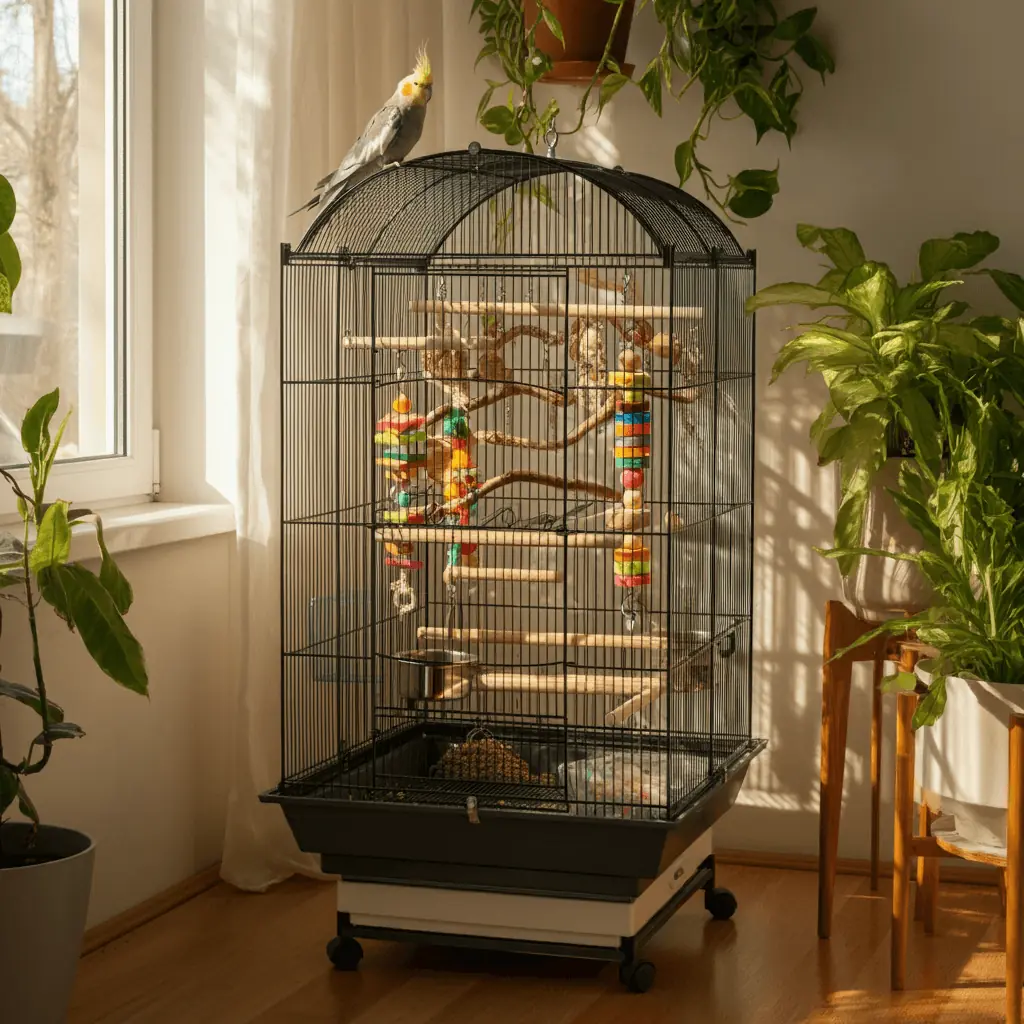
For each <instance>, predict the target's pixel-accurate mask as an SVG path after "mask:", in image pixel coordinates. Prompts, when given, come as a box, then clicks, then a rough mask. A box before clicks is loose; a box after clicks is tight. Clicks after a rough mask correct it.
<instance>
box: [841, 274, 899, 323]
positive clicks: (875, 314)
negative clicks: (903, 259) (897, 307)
mask: <svg viewBox="0 0 1024 1024" xmlns="http://www.w3.org/2000/svg"><path fill="white" fill-rule="evenodd" d="M895 292H896V279H895V278H894V277H893V274H892V271H891V270H890V269H889V268H888V267H887V266H886V265H885V264H884V263H874V262H871V261H868V262H867V263H862V264H861V265H860V266H859V267H856V268H855V269H853V270H851V271H850V273H849V274H847V275H846V281H845V282H844V284H843V288H842V291H841V293H840V294H841V295H842V297H843V299H844V300H845V304H846V305H848V306H849V307H850V308H851V309H853V310H854V311H855V312H856V313H857V314H858V315H859V316H862V317H863V318H864V319H865V320H867V322H868V323H869V324H871V329H872V330H873V331H880V330H882V329H883V328H884V327H885V326H886V325H887V324H889V323H890V320H891V317H892V306H893V300H894V298H895Z"/></svg>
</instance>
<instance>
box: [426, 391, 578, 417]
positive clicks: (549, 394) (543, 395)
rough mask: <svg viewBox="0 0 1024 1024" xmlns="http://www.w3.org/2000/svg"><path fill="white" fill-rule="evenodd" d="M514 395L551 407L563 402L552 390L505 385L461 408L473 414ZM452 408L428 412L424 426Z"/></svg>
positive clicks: (449, 405) (560, 395)
mask: <svg viewBox="0 0 1024 1024" xmlns="http://www.w3.org/2000/svg"><path fill="white" fill-rule="evenodd" d="M516 395H525V396H528V397H530V398H539V399H540V400H541V401H542V402H548V403H550V404H551V405H562V404H563V403H564V402H565V395H564V393H563V392H561V391H556V390H555V389H554V388H542V387H539V386H537V385H535V384H506V385H504V386H503V387H500V388H488V389H487V391H486V393H485V394H482V395H478V396H477V397H476V398H472V399H470V400H469V401H468V402H467V403H466V404H465V405H464V406H462V407H461V408H462V410H463V411H464V412H467V413H469V412H475V411H476V410H477V409H483V408H485V407H486V406H488V405H494V404H495V403H496V402H501V401H504V400H505V399H506V398H515V397H516ZM452 408H453V407H452V405H451V404H450V403H448V404H446V405H439V406H438V407H437V408H436V409H434V410H433V411H431V412H428V413H427V417H426V425H427V426H428V427H429V426H430V425H431V424H433V423H436V422H437V421H438V420H441V419H444V417H445V416H447V415H448V413H450V412H451V411H452Z"/></svg>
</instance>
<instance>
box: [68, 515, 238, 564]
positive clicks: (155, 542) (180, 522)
mask: <svg viewBox="0 0 1024 1024" xmlns="http://www.w3.org/2000/svg"><path fill="white" fill-rule="evenodd" d="M97 511H98V512H99V514H100V517H101V518H102V520H103V539H104V540H105V541H106V544H107V548H108V549H109V550H110V551H111V552H112V553H114V554H123V553H124V552H127V551H141V550H143V549H145V548H154V547H157V546H159V545H162V544H177V543H179V542H181V541H188V540H199V539H201V538H203V537H215V536H217V535H219V534H224V533H234V531H235V510H234V509H233V508H232V507H231V506H230V505H186V504H178V503H175V502H161V501H156V502H148V503H146V504H139V505H122V506H120V507H115V508H105V509H98V510H97ZM73 537H74V539H73V541H72V545H71V555H72V558H74V559H76V560H79V561H81V560H84V559H88V558H98V557H99V546H98V545H97V543H96V531H95V530H94V529H92V528H91V527H86V528H82V529H79V530H75V532H74V534H73Z"/></svg>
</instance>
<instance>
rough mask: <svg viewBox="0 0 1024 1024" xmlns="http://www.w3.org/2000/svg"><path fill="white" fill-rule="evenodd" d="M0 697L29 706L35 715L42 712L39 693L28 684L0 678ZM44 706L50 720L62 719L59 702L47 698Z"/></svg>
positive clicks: (57, 720) (62, 710)
mask: <svg viewBox="0 0 1024 1024" xmlns="http://www.w3.org/2000/svg"><path fill="white" fill-rule="evenodd" d="M0 697H9V698H10V699H11V700H16V701H17V702H18V703H19V704H24V705H25V707H28V708H31V709H32V710H33V711H34V712H35V713H36V714H37V715H42V713H43V703H42V701H41V700H40V699H39V694H38V693H37V692H36V691H35V690H33V689H30V688H29V687H28V686H22V685H21V683H9V682H7V680H6V679H0ZM46 706H47V709H48V711H47V716H48V718H49V720H50V721H51V722H63V721H64V709H63V708H62V707H61V706H60V705H59V704H54V702H53V701H52V700H48V701H47V702H46Z"/></svg>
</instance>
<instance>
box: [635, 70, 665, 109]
mask: <svg viewBox="0 0 1024 1024" xmlns="http://www.w3.org/2000/svg"><path fill="white" fill-rule="evenodd" d="M640 91H641V92H642V93H643V94H644V96H645V97H646V99H647V102H648V103H649V104H650V107H651V109H652V110H653V111H654V112H655V113H656V114H657V115H658V117H661V67H660V65H659V64H658V61H657V60H653V61H651V63H650V64H649V65H648V66H647V70H646V71H645V72H644V73H643V76H642V77H641V79H640Z"/></svg>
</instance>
